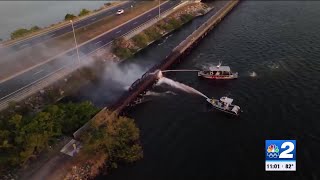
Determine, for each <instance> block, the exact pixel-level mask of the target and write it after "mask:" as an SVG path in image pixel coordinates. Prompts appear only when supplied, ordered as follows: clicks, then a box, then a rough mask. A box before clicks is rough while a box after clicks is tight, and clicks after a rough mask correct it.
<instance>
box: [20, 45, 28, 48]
mask: <svg viewBox="0 0 320 180" xmlns="http://www.w3.org/2000/svg"><path fill="white" fill-rule="evenodd" d="M28 45H29V44H23V45H21V46H20V47H21V48H22V47H25V46H28Z"/></svg>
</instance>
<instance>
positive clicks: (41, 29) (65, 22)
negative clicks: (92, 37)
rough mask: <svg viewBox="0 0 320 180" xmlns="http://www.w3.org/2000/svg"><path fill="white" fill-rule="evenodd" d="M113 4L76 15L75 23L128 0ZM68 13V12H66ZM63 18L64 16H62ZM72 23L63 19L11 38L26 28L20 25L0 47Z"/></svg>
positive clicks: (0, 43)
mask: <svg viewBox="0 0 320 180" xmlns="http://www.w3.org/2000/svg"><path fill="white" fill-rule="evenodd" d="M110 3H111V4H110V5H109V6H105V5H102V6H100V8H98V9H94V10H92V11H90V13H89V14H87V15H84V16H76V18H75V19H74V23H77V22H80V21H82V20H85V19H87V18H90V17H91V16H94V15H97V14H99V13H102V12H104V11H107V10H110V9H111V8H114V7H116V6H118V5H121V4H124V3H126V1H120V2H119V1H114V2H110ZM82 9H85V8H82ZM66 14H68V13H66ZM61 18H63V17H61ZM69 25H70V23H69V21H68V20H63V21H58V22H56V23H53V24H51V25H49V26H45V27H40V29H39V30H37V31H35V32H30V33H28V34H26V35H24V36H22V37H19V38H15V39H10V34H11V33H12V32H14V31H16V30H18V29H24V28H23V27H20V28H17V29H15V30H12V31H11V32H10V34H9V37H8V39H3V41H1V42H0V45H1V46H0V48H5V47H7V46H11V45H14V44H16V43H19V42H22V41H26V40H29V39H32V38H35V37H38V36H41V35H43V34H45V33H49V32H51V31H55V30H59V29H61V28H64V27H66V26H69ZM34 26H37V25H34Z"/></svg>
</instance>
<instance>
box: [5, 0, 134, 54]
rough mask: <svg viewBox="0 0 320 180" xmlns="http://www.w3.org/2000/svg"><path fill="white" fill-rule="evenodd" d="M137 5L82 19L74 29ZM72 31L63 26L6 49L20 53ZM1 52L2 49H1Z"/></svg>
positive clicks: (126, 4) (106, 11)
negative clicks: (22, 50)
mask: <svg viewBox="0 0 320 180" xmlns="http://www.w3.org/2000/svg"><path fill="white" fill-rule="evenodd" d="M135 3H136V1H129V2H126V3H124V4H120V5H118V6H115V7H111V8H110V9H108V10H105V11H102V12H100V13H97V14H95V15H92V16H90V17H88V18H85V19H82V20H80V21H77V22H75V23H74V28H75V29H79V28H82V27H85V26H87V25H89V24H91V23H94V22H96V21H99V20H101V19H103V18H105V17H106V16H109V15H112V14H115V13H116V12H117V10H118V9H124V10H125V9H128V8H131V5H134V4H135ZM71 31H72V27H71V24H69V25H66V26H63V27H61V28H59V29H55V30H52V31H49V32H46V33H43V34H41V35H38V36H34V37H31V38H28V39H25V40H21V41H18V42H16V43H14V44H12V45H10V46H6V47H4V49H5V48H10V49H12V50H15V51H19V50H21V49H24V48H26V47H31V46H33V45H35V44H38V43H41V42H43V41H46V40H49V39H52V38H56V37H58V36H61V35H63V34H66V33H68V32H71ZM0 51H1V49H0Z"/></svg>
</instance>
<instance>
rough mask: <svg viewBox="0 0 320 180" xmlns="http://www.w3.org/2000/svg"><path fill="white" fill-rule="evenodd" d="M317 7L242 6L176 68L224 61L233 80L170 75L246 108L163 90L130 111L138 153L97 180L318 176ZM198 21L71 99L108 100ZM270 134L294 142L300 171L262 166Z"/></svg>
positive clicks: (309, 4) (250, 3) (294, 4)
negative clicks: (229, 110)
mask: <svg viewBox="0 0 320 180" xmlns="http://www.w3.org/2000/svg"><path fill="white" fill-rule="evenodd" d="M219 3H221V4H223V3H222V2H219ZM319 9H320V2H315V1H314V2H311V1H310V2H302V1H292V2H291V1H283V2H279V1H267V2H261V1H244V2H241V3H240V4H239V6H238V7H236V9H235V10H234V11H233V12H232V13H231V14H230V15H228V16H227V17H226V18H225V19H224V20H223V21H222V23H220V24H219V25H218V26H217V27H216V28H215V29H214V31H212V32H211V33H210V34H209V35H208V36H207V37H206V38H205V39H204V40H203V41H202V42H201V43H200V45H199V46H198V47H197V48H195V49H194V50H193V51H192V53H191V54H190V55H189V56H188V57H187V58H186V59H184V61H183V62H182V63H181V64H180V65H178V66H177V67H176V69H199V68H202V67H208V66H212V65H216V64H217V63H218V62H219V60H220V61H222V62H223V64H225V65H229V66H230V67H231V68H232V70H234V71H238V72H239V75H240V77H239V79H237V80H234V81H224V82H213V81H207V80H200V79H198V77H197V76H196V74H195V73H190V72H189V73H172V74H167V75H166V76H167V77H169V78H171V79H174V80H176V81H179V82H182V83H185V84H187V85H189V86H192V87H194V88H196V89H198V90H199V91H201V92H202V93H204V94H205V95H207V96H209V97H216V98H218V97H221V96H223V95H229V96H230V97H232V98H234V103H235V104H237V105H239V106H240V107H241V108H242V109H243V110H244V112H243V114H242V115H241V117H239V118H234V117H230V116H227V115H225V114H223V113H221V112H216V111H209V110H208V109H207V108H206V103H205V99H204V98H203V97H201V96H197V95H194V94H187V93H183V92H181V91H175V90H174V89H172V88H165V91H175V92H176V93H177V95H164V96H153V97H152V101H150V102H147V103H145V104H141V105H139V106H136V107H134V108H133V109H131V111H130V112H129V116H130V117H132V118H134V119H135V120H136V122H137V124H138V126H139V128H140V130H141V142H142V146H143V148H144V158H143V159H142V160H141V161H139V162H137V163H135V164H133V165H130V166H126V167H121V168H119V169H117V170H114V171H113V172H112V173H111V174H110V175H109V176H106V177H104V176H101V177H98V178H97V179H105V178H107V179H112V180H116V179H121V180H127V179H131V180H132V179H139V180H140V179H173V178H175V179H226V180H229V179H235V180H238V179H292V180H293V179H313V180H317V179H320V166H319V162H320V154H319V152H320V118H319V108H320V96H319V92H320V91H319V87H320V33H319V29H320V23H319V17H320V11H319ZM203 19H204V18H200V19H197V20H196V21H194V22H192V23H191V24H189V25H187V26H186V28H184V29H183V30H181V31H178V32H176V33H174V34H173V35H172V36H170V37H168V38H167V39H166V40H164V41H165V42H161V43H163V44H161V43H160V45H157V44H155V45H153V46H152V47H150V48H148V49H147V50H145V51H144V52H142V53H141V54H140V55H138V56H137V57H136V58H135V59H133V60H132V61H131V63H128V64H126V65H123V66H124V67H125V68H123V67H122V70H123V69H124V70H123V71H119V70H118V69H119V68H117V67H114V68H112V71H113V73H110V71H111V70H109V71H108V72H107V74H109V76H107V75H106V77H105V81H104V83H98V84H97V85H96V86H94V85H91V86H89V87H88V89H83V91H81V92H79V94H78V95H77V97H76V98H78V99H80V100H84V99H88V100H93V101H94V102H95V103H97V104H98V105H102V104H103V103H106V102H108V101H111V100H107V99H114V98H115V97H117V96H118V95H117V94H119V93H118V92H119V91H118V90H122V91H123V89H124V87H125V86H127V85H129V84H130V82H132V81H134V80H131V79H134V78H136V77H139V76H140V75H141V74H143V71H144V70H145V69H147V68H148V67H151V66H152V65H153V64H154V63H155V62H157V61H159V60H161V59H162V58H164V57H165V56H166V55H167V53H168V52H170V50H171V49H172V48H173V47H174V46H175V45H176V44H178V43H179V42H180V41H181V40H182V39H184V38H185V37H186V35H188V33H190V32H192V30H193V29H194V28H196V27H197V26H198V24H199V22H201V21H202V20H203ZM137 64H138V65H137ZM139 64H143V66H144V68H140V65H139ZM137 67H138V68H137ZM137 69H138V70H137ZM252 72H255V73H256V74H257V76H256V77H251V76H250V73H252ZM112 74H117V76H120V77H122V78H120V79H121V80H122V81H121V82H122V83H120V85H118V86H117V88H115V86H112V85H111V84H110V82H111V81H112V82H115V81H117V82H118V80H117V78H118V77H117V76H112ZM121 75H123V76H121ZM130 78H131V79H130ZM126 79H127V81H126ZM110 80H111V81H110ZM118 84H119V83H118ZM110 88H111V89H114V91H112V92H111V91H110ZM162 89H164V88H162ZM155 91H156V90H155ZM90 92H92V93H90ZM93 92H94V93H93ZM115 92H117V93H115ZM99 93H100V94H99ZM84 94H86V95H84ZM92 94H96V97H95V96H93V95H92ZM101 95H103V96H101ZM97 97H99V98H97ZM110 97H113V98H110ZM102 99H104V100H102ZM266 139H295V140H297V171H296V172H265V170H264V169H265V164H264V143H265V140H266Z"/></svg>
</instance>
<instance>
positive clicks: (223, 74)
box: [198, 63, 238, 79]
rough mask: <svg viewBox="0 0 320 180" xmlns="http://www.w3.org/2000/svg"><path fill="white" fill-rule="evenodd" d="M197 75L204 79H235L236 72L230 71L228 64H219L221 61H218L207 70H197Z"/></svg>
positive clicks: (236, 76)
mask: <svg viewBox="0 0 320 180" xmlns="http://www.w3.org/2000/svg"><path fill="white" fill-rule="evenodd" d="M198 76H199V77H203V78H206V79H236V78H238V73H237V72H231V69H230V67H229V66H221V63H219V64H218V65H217V66H216V67H214V68H212V69H210V70H209V71H198Z"/></svg>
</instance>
